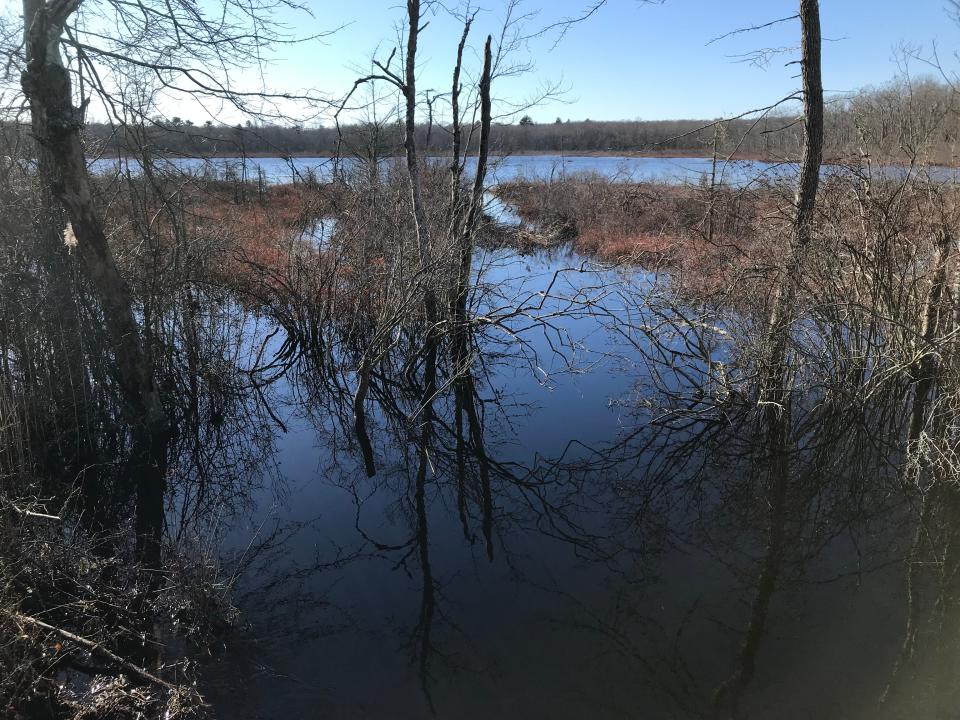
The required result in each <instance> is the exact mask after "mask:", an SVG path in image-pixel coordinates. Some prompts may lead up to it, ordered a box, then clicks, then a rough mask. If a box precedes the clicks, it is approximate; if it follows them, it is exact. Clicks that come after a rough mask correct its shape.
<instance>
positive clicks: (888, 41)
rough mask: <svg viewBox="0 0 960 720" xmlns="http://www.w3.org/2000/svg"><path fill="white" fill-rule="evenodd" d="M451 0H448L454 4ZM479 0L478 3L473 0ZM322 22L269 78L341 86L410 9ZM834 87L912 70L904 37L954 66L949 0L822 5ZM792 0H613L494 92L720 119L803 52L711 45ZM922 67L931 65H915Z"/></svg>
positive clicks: (598, 112) (432, 52) (435, 19)
mask: <svg viewBox="0 0 960 720" xmlns="http://www.w3.org/2000/svg"><path fill="white" fill-rule="evenodd" d="M451 1H452V0H451ZM475 2H476V0H475ZM590 4H591V0H554V1H553V2H545V1H544V0H524V2H523V3H522V5H521V10H522V11H523V12H531V13H535V17H532V18H529V19H528V20H527V22H526V24H525V27H526V29H527V31H532V30H535V29H537V28H542V27H544V26H546V25H549V24H551V23H552V22H555V21H557V20H560V19H563V18H566V17H575V16H578V15H580V14H581V13H582V12H583V10H584V9H585V8H586V7H588V6H589V5H590ZM308 5H309V7H311V8H312V9H313V13H314V17H313V18H307V17H303V16H290V17H286V18H284V19H285V20H286V21H287V22H290V23H291V24H292V25H295V29H296V31H297V32H299V33H304V34H306V33H309V32H311V31H316V30H323V29H330V28H333V27H338V26H341V25H343V26H345V27H343V28H342V29H341V30H339V31H338V32H337V33H335V34H333V35H331V36H330V37H328V38H326V39H325V40H323V41H322V42H308V43H304V44H302V45H298V46H288V47H285V48H283V49H282V51H281V52H280V53H279V54H278V56H277V58H276V59H275V60H274V62H273V63H272V64H271V66H270V67H269V68H268V71H267V74H266V77H267V81H268V83H272V84H277V85H280V86H283V87H286V88H288V89H297V88H307V87H312V88H320V89H323V90H325V91H326V92H328V93H330V94H337V93H340V92H343V91H344V90H345V89H346V88H348V87H349V86H350V84H351V83H352V81H353V79H354V78H355V77H357V76H358V74H360V73H362V72H363V71H364V68H365V67H368V66H369V57H370V55H371V54H372V53H373V52H374V50H376V49H377V48H378V47H379V48H380V52H379V55H378V56H379V57H380V58H381V59H384V58H385V57H386V56H387V55H388V54H389V50H390V49H391V48H392V47H393V46H394V45H395V44H396V41H395V39H396V24H397V23H398V22H400V21H401V20H402V18H403V14H404V11H405V7H404V5H405V4H401V3H399V2H398V1H397V0H354V2H335V3H331V2H325V1H324V2H321V1H320V0H313V1H312V2H309V3H308ZM821 5H822V7H821V14H822V27H823V35H824V38H825V42H824V58H823V66H824V85H825V88H826V89H827V91H828V92H846V91H851V90H854V89H857V88H860V87H863V86H867V85H877V84H880V83H883V82H885V81H887V80H888V79H890V78H891V77H892V76H894V75H895V74H896V73H897V72H898V71H899V70H900V69H902V67H903V64H902V58H901V57H900V53H899V51H898V49H899V48H900V47H901V46H903V45H907V46H910V47H913V48H916V49H919V50H920V51H921V53H922V54H929V52H930V50H931V48H933V47H934V45H936V46H937V47H938V49H939V53H940V58H941V60H942V61H943V63H944V65H946V66H947V67H948V69H950V70H951V71H952V70H953V69H955V68H956V67H957V61H956V58H955V56H954V52H955V48H960V26H958V24H957V23H956V22H955V21H954V20H953V18H952V17H951V16H950V14H949V13H948V10H947V6H948V2H947V1H946V0H874V1H870V0H822V3H821ZM480 6H481V7H482V8H483V10H482V11H481V13H480V15H479V18H478V20H477V23H476V26H475V31H474V33H473V35H472V45H473V51H472V54H471V55H470V58H471V63H472V65H471V67H472V68H473V69H474V70H475V68H476V64H477V54H478V49H479V47H480V43H481V42H482V38H483V35H484V34H485V33H487V32H497V30H498V28H499V27H500V25H501V24H502V21H503V15H504V12H505V8H506V0H480ZM796 6H797V1H796V0H728V1H727V2H719V1H717V0H666V2H664V3H663V4H659V5H650V4H644V3H641V2H638V1H637V0H609V2H608V3H607V5H606V6H605V7H603V8H602V9H600V10H599V11H598V12H597V13H596V14H595V15H593V16H592V17H591V18H589V19H588V20H586V21H585V22H582V23H579V24H577V25H575V26H573V27H572V28H571V29H570V30H569V32H568V33H567V34H566V36H565V37H564V38H563V39H562V41H561V42H560V43H559V45H557V46H556V47H554V43H555V41H556V34H555V33H554V34H552V35H549V36H547V37H541V38H535V39H532V40H531V41H530V42H529V43H528V44H527V45H526V46H525V47H524V48H523V49H522V50H521V51H520V52H519V53H518V54H517V55H516V56H515V57H516V60H517V61H518V62H528V61H530V62H533V63H534V66H535V67H534V69H533V70H532V71H531V72H528V73H526V74H524V75H523V76H521V77H516V78H510V79H506V80H503V81H501V82H499V83H498V84H497V85H496V86H495V94H498V95H500V96H501V97H506V98H509V99H511V100H513V101H520V100H521V99H523V98H526V97H530V96H534V95H536V94H537V89H538V88H539V87H541V86H542V85H543V84H544V83H561V84H562V86H563V88H564V89H565V91H566V92H565V94H564V97H563V100H562V101H550V102H547V103H544V104H543V105H542V106H540V107H537V108H534V109H532V110H531V111H530V114H531V115H532V116H533V117H534V118H535V119H536V120H538V121H549V120H553V119H554V118H556V117H557V116H560V117H563V118H572V119H583V118H591V119H596V120H601V119H603V120H611V119H634V118H642V119H661V118H680V117H696V118H704V117H717V116H721V115H731V114H736V113H740V112H743V111H744V110H747V109H750V108H753V107H758V106H762V105H765V104H767V103H770V102H772V101H775V100H777V99H779V98H780V97H782V96H784V95H786V94H788V93H789V92H791V91H792V90H793V89H795V88H796V87H797V86H798V81H797V78H796V70H797V68H796V66H795V65H789V66H788V65H786V63H787V62H788V61H789V60H790V59H792V58H794V57H795V56H796V55H795V52H794V53H791V52H785V53H784V54H780V55H774V56H773V57H772V58H771V60H770V62H769V63H768V64H767V65H766V66H764V67H757V66H755V65H753V64H750V63H747V62H743V61H742V60H738V59H737V57H736V56H737V55H742V54H744V53H748V52H750V51H752V50H756V49H759V48H782V49H788V48H794V47H795V46H796V44H797V33H798V28H797V24H796V21H793V22H790V23H784V24H780V25H777V26H775V27H771V28H768V29H765V30H760V31H757V32H751V33H745V34H742V35H737V36H735V37H731V38H728V39H725V40H721V41H718V42H714V43H710V40H711V39H712V38H715V37H717V36H719V35H722V34H723V33H726V32H729V31H732V30H735V29H738V28H741V27H746V26H751V25H757V24H760V23H764V22H767V21H770V20H774V19H777V18H781V17H785V16H789V15H791V14H793V13H795V12H796ZM458 35H459V31H458V23H457V22H456V21H455V19H454V18H452V17H450V16H449V15H447V14H446V13H444V12H437V13H436V14H434V15H433V16H432V17H431V23H430V26H429V27H428V28H427V29H426V31H425V34H424V36H423V41H422V47H421V53H420V57H421V63H420V66H421V69H420V75H421V80H420V87H421V88H422V89H425V88H435V89H438V90H446V89H447V88H448V86H449V84H450V79H449V78H450V72H451V64H452V59H453V55H454V51H455V47H456V42H457V39H458ZM909 70H910V72H911V73H912V74H914V75H918V76H919V75H925V74H931V73H932V72H933V71H932V70H931V69H930V68H929V67H928V66H926V65H924V64H923V63H921V62H918V61H916V60H912V61H911V62H910V63H909Z"/></svg>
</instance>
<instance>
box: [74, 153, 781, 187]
mask: <svg viewBox="0 0 960 720" xmlns="http://www.w3.org/2000/svg"><path fill="white" fill-rule="evenodd" d="M434 161H436V162H445V161H444V160H443V159H441V158H434ZM165 162H169V163H170V164H171V165H172V166H173V167H174V168H176V169H177V170H181V171H182V170H189V171H191V172H196V173H203V172H207V173H210V174H212V175H214V176H217V177H223V175H224V174H225V173H229V174H231V175H232V176H233V177H236V178H242V179H245V180H250V181H256V180H257V179H258V177H262V179H263V180H264V181H265V182H270V183H279V182H294V181H295V180H296V181H302V180H303V179H304V178H306V177H307V176H308V175H310V174H312V175H313V176H315V177H316V178H318V179H320V180H325V179H329V178H330V177H331V176H332V172H333V168H334V162H333V160H332V159H331V158H326V157H294V158H280V157H265V158H259V157H257V158H247V159H246V160H244V159H243V158H240V157H222V158H210V159H202V158H174V159H170V160H166V161H165ZM345 162H348V163H349V161H345ZM385 162H387V161H385ZM475 166H476V158H474V157H469V158H467V165H466V170H467V172H468V173H470V172H471V171H472V170H473V168H474V167H475ZM138 167H139V166H138V163H137V162H136V161H135V160H117V159H112V158H103V159H100V160H95V161H94V162H92V163H91V169H92V170H93V171H94V172H96V173H100V174H104V173H113V172H117V170H118V169H120V170H122V171H123V172H126V171H127V170H130V171H132V172H134V173H135V172H137V171H138V170H137V168H138ZM712 170H713V161H712V160H711V159H710V158H668V157H617V156H601V157H592V156H576V155H574V156H561V155H518V156H507V157H498V158H492V159H491V169H490V181H491V182H493V183H497V182H506V181H508V180H512V179H514V178H517V177H528V178H540V179H545V180H549V179H559V178H561V177H563V176H565V175H570V174H575V173H597V174H599V175H603V176H604V177H609V178H614V179H619V180H624V181H627V180H632V181H662V182H670V183H676V182H698V181H699V180H700V179H701V178H702V177H704V176H706V177H709V175H710V173H711V172H712ZM795 171H796V166H794V165H790V164H781V163H767V162H760V161H754V160H740V161H734V162H729V163H724V162H722V161H721V162H720V163H718V165H717V177H718V179H723V180H724V181H725V182H727V183H730V184H741V183H744V182H750V181H754V180H756V179H757V178H759V177H767V178H770V179H775V178H778V177H783V176H788V175H790V174H792V173H794V172H795ZM260 173H262V175H261V174H260ZM721 176H722V177H721Z"/></svg>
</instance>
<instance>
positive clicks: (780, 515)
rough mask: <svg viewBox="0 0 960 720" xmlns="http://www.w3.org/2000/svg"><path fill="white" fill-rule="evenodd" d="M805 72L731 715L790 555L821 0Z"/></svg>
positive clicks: (765, 376)
mask: <svg viewBox="0 0 960 720" xmlns="http://www.w3.org/2000/svg"><path fill="white" fill-rule="evenodd" d="M799 17H800V25H801V35H802V42H801V55H802V57H801V61H800V62H801V68H802V74H803V139H804V145H803V159H802V161H801V164H800V176H799V179H798V181H797V191H796V198H795V210H794V217H793V225H792V237H791V240H790V252H789V255H788V258H787V263H786V268H785V270H784V273H783V275H782V277H781V278H780V281H779V283H778V291H777V295H776V298H775V300H774V305H773V311H772V313H771V316H770V321H769V324H768V327H767V343H766V346H767V352H766V358H765V361H764V366H763V367H762V368H761V372H762V377H761V387H760V398H759V402H760V432H761V434H762V435H763V445H764V453H763V455H764V457H763V458H762V461H763V462H764V463H766V464H767V474H768V481H767V503H768V507H769V510H768V514H767V547H766V550H765V553H764V559H763V565H762V569H761V573H760V578H759V580H758V583H757V589H756V594H755V596H754V600H753V603H752V606H751V610H750V621H749V624H748V627H747V632H746V635H745V637H744V641H743V645H742V647H741V650H740V655H739V659H738V663H737V670H736V671H735V673H734V674H733V676H732V677H730V678H729V679H728V680H726V681H725V682H724V683H723V684H722V685H721V686H720V687H719V688H718V689H717V692H716V695H715V698H714V708H715V710H716V712H717V713H718V714H725V715H734V714H736V712H737V708H738V705H739V701H740V698H741V696H742V695H743V692H744V690H745V689H746V687H747V685H749V683H750V681H751V680H752V679H753V675H754V670H755V665H756V657H757V652H758V651H759V645H760V640H761V639H762V637H763V634H764V632H765V628H766V622H767V616H768V614H769V610H770V601H771V598H772V596H773V592H774V590H775V589H776V584H777V580H778V578H779V575H780V570H781V567H782V565H783V560H784V553H785V550H786V525H787V492H788V489H789V483H790V447H789V438H790V428H791V422H790V412H791V397H790V396H791V392H790V383H791V377H790V376H791V369H790V358H789V344H790V338H791V327H792V325H793V323H794V321H795V319H796V313H797V309H796V304H797V303H796V301H797V292H798V290H799V288H800V286H801V283H802V272H803V258H804V254H805V251H806V249H807V247H808V245H809V244H810V239H811V237H812V232H813V221H814V212H815V210H816V198H817V189H818V187H819V184H820V166H821V163H822V160H823V82H822V79H821V67H820V61H821V58H820V4H819V0H800V13H799Z"/></svg>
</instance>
